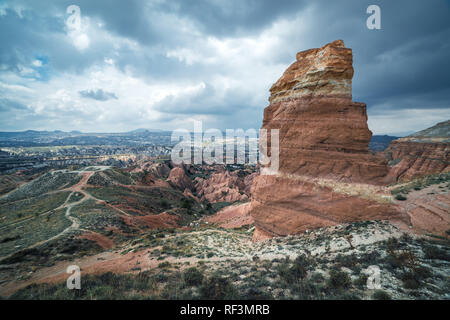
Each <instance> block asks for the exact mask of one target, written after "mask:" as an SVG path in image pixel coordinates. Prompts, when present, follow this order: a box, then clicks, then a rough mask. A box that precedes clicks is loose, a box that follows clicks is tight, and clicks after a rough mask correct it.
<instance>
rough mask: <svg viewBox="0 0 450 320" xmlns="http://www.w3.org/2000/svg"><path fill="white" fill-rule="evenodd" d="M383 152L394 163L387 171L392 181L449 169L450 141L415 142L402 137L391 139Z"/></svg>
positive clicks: (401, 180)
mask: <svg viewBox="0 0 450 320" xmlns="http://www.w3.org/2000/svg"><path fill="white" fill-rule="evenodd" d="M384 153H385V155H386V158H387V159H388V160H390V162H391V163H393V164H394V165H393V166H392V168H391V170H390V171H389V176H390V177H391V178H392V179H393V180H394V181H399V182H406V181H409V180H412V179H415V178H419V177H423V176H426V175H429V174H435V173H441V172H447V171H450V143H445V142H442V143H441V142H415V141H409V140H408V139H405V138H404V139H399V140H394V141H392V142H391V144H390V145H389V147H388V148H387V149H386V150H385V151H384Z"/></svg>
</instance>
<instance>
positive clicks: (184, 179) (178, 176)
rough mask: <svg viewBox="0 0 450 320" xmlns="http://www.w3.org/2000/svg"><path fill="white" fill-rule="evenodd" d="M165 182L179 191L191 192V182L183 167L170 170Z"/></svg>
mask: <svg viewBox="0 0 450 320" xmlns="http://www.w3.org/2000/svg"><path fill="white" fill-rule="evenodd" d="M167 181H168V182H170V183H171V184H173V185H174V186H175V187H176V188H179V189H181V190H185V189H189V190H192V189H193V187H194V185H193V183H192V180H191V179H190V178H189V177H188V175H187V174H186V172H185V171H184V168H183V167H175V168H173V169H172V170H170V174H169V178H168V179H167Z"/></svg>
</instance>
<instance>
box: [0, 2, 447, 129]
mask: <svg viewBox="0 0 450 320" xmlns="http://www.w3.org/2000/svg"><path fill="white" fill-rule="evenodd" d="M371 4H377V5H379V7H380V8H381V30H369V29H368V28H367V27H366V19H367V18H368V17H369V14H367V13H366V9H367V7H368V6H369V5H371ZM70 5H76V6H78V7H79V8H80V10H81V12H80V20H79V21H78V20H77V19H75V17H76V11H73V10H69V12H68V7H69V6H70ZM336 39H343V40H344V42H345V44H346V46H347V47H350V48H352V49H353V56H354V58H353V59H354V68H355V76H354V78H353V100H355V101H361V102H365V103H366V104H367V108H368V114H369V127H370V129H371V130H372V131H373V133H374V134H397V135H402V134H406V133H409V132H412V131H417V130H420V129H424V128H426V127H429V126H431V125H433V124H435V123H436V122H439V121H443V120H447V119H449V118H450V116H449V115H450V104H449V102H450V76H449V71H450V60H449V57H450V41H449V39H450V1H448V0H431V1H393V0H388V1H379V0H369V1H365V0H341V1H337V0H332V1H321V0H316V1H302V0H281V1H280V0H277V1H263V0H248V1H245V0H198V1H194V0H192V1H187V0H170V1H164V0H154V1H137V0H131V1H130V0H128V1H122V0H114V1H112V0H108V1H100V0H95V1H92V0H83V1H75V0H70V1H65V0H59V1H44V0H40V1H35V0H30V1H19V0H14V1H4V0H0V42H1V45H0V131H19V130H27V129H35V130H65V131H69V130H82V131H88V132H121V131H128V130H133V129H136V128H153V129H168V130H171V129H175V128H183V127H185V128H188V129H189V128H190V123H192V121H193V120H202V121H203V123H204V127H209V128H219V129H225V128H245V129H247V128H259V127H260V126H261V121H262V114H263V109H264V108H265V107H266V106H267V105H268V101H267V99H268V96H269V91H268V90H269V88H270V86H271V85H272V83H274V82H275V81H276V80H277V79H278V78H279V77H280V76H281V74H282V72H283V71H284V70H285V69H286V67H287V66H289V65H290V64H291V63H292V62H293V61H294V60H295V54H296V52H298V51H301V50H305V49H309V48H315V47H321V46H322V45H324V44H326V43H328V42H331V41H333V40H336Z"/></svg>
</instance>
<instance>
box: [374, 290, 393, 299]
mask: <svg viewBox="0 0 450 320" xmlns="http://www.w3.org/2000/svg"><path fill="white" fill-rule="evenodd" d="M372 299H374V300H391V295H390V294H389V293H387V292H386V291H383V290H376V291H375V292H374V293H373V294H372Z"/></svg>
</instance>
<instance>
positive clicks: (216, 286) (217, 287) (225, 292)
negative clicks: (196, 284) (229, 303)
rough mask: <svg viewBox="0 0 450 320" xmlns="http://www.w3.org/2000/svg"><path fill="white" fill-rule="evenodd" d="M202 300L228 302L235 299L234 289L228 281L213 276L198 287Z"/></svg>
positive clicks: (236, 295)
mask: <svg viewBox="0 0 450 320" xmlns="http://www.w3.org/2000/svg"><path fill="white" fill-rule="evenodd" d="M200 294H201V297H202V299H211V300H228V299H237V298H238V294H237V290H236V288H235V287H234V286H233V284H232V283H231V282H230V281H229V280H228V279H225V278H223V277H221V276H219V275H213V276H211V277H209V278H207V279H206V280H204V281H203V284H202V286H201V287H200Z"/></svg>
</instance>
